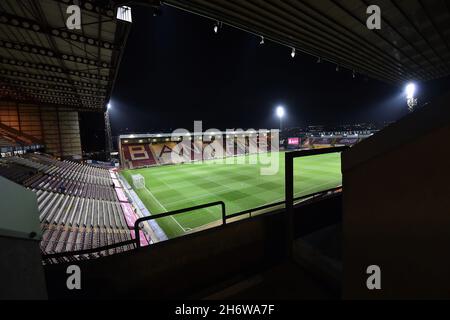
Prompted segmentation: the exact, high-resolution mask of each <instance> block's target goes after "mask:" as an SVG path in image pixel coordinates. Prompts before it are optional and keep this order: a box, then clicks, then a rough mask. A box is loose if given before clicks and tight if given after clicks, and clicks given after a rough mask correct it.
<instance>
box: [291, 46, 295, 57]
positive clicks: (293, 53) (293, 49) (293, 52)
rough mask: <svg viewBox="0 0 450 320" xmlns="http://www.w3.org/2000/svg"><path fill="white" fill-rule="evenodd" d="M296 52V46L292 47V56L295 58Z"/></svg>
mask: <svg viewBox="0 0 450 320" xmlns="http://www.w3.org/2000/svg"><path fill="white" fill-rule="evenodd" d="M295 54H296V52H295V48H292V52H291V57H292V58H295Z"/></svg>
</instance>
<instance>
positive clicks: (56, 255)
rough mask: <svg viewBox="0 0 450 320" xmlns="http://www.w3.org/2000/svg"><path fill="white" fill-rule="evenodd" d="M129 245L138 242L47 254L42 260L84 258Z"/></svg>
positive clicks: (132, 241)
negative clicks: (84, 256)
mask: <svg viewBox="0 0 450 320" xmlns="http://www.w3.org/2000/svg"><path fill="white" fill-rule="evenodd" d="M128 245H133V246H136V240H128V241H123V242H117V243H113V244H110V245H107V246H103V247H97V248H92V249H85V250H79V251H70V252H58V253H51V254H46V255H43V256H42V260H44V261H46V260H51V259H58V258H66V257H73V256H83V255H88V254H94V253H99V252H102V251H108V250H111V249H115V248H120V247H125V246H128Z"/></svg>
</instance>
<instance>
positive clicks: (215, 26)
mask: <svg viewBox="0 0 450 320" xmlns="http://www.w3.org/2000/svg"><path fill="white" fill-rule="evenodd" d="M220 25H221V23H220V22H219V21H217V22H216V24H215V25H214V33H215V34H217V33H219V28H220Z"/></svg>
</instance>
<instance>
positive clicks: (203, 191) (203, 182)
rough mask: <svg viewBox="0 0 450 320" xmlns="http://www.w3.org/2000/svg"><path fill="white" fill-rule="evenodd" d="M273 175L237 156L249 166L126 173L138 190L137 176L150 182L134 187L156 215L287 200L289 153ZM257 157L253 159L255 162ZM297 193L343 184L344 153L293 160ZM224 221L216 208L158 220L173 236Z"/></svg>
mask: <svg viewBox="0 0 450 320" xmlns="http://www.w3.org/2000/svg"><path fill="white" fill-rule="evenodd" d="M273 156H278V157H279V170H278V172H277V173H276V174H274V175H261V171H260V169H261V168H262V167H267V165H263V164H250V163H252V162H250V161H252V160H255V159H256V157H257V156H256V155H250V156H242V157H240V158H239V157H237V158H238V159H237V158H233V159H234V160H235V161H238V160H239V161H240V162H241V163H242V162H244V161H245V164H232V165H230V164H218V163H215V162H214V161H205V162H202V163H189V164H180V165H171V166H159V167H152V168H145V169H135V170H125V171H123V172H122V174H123V176H124V177H125V179H127V181H128V182H129V183H130V185H131V186H133V183H132V178H131V176H132V175H135V174H140V175H142V176H143V177H144V178H145V188H143V189H136V188H135V189H134V190H135V191H136V193H137V194H138V196H139V197H140V199H141V200H142V201H143V202H144V204H145V206H146V207H147V209H148V210H149V211H150V212H151V213H152V214H159V213H164V212H168V211H173V210H177V209H182V208H187V207H193V206H197V205H201V204H206V203H210V202H215V201H223V202H224V203H225V206H226V214H233V213H237V212H241V211H244V210H248V209H252V208H256V207H259V206H263V205H266V204H271V203H275V202H279V201H283V200H284V153H282V152H280V153H276V154H273ZM252 157H253V158H252ZM294 161H295V162H294V194H295V196H296V197H297V196H303V195H308V194H312V193H315V192H319V191H323V190H327V189H330V188H334V187H337V186H339V185H341V181H342V176H341V165H340V154H338V153H334V154H324V155H318V156H310V157H303V158H297V159H294ZM220 219H221V210H220V207H219V206H218V207H211V208H207V209H201V210H197V211H192V212H187V213H182V214H180V215H176V216H171V217H166V218H161V219H158V220H157V222H158V224H159V225H160V227H161V228H162V229H163V230H164V232H165V233H166V235H167V236H168V237H169V238H172V237H176V236H180V235H183V234H185V233H187V232H189V231H192V230H194V229H196V228H200V227H202V226H205V225H208V224H213V223H214V222H217V221H218V220H220Z"/></svg>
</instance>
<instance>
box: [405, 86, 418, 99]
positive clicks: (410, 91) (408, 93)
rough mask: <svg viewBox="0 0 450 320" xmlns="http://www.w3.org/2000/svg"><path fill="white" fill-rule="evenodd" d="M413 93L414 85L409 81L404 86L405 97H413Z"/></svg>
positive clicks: (414, 90)
mask: <svg viewBox="0 0 450 320" xmlns="http://www.w3.org/2000/svg"><path fill="white" fill-rule="evenodd" d="M415 93H416V85H415V84H414V83H409V84H408V85H407V86H406V98H408V99H412V98H414V94H415Z"/></svg>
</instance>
